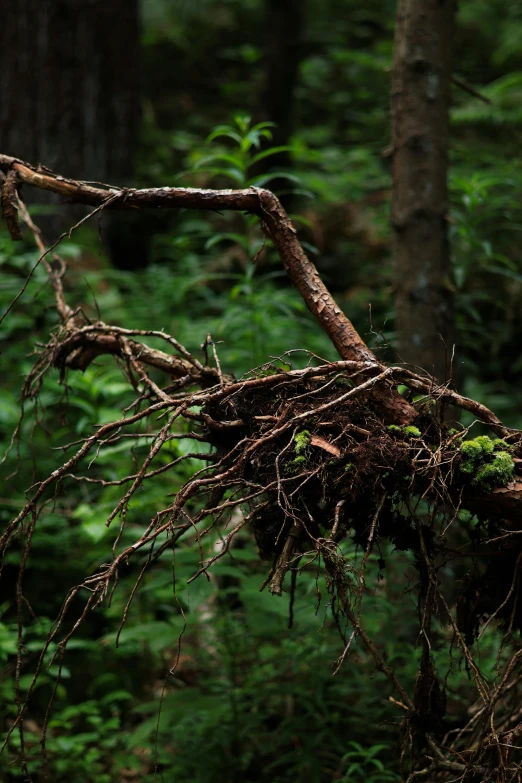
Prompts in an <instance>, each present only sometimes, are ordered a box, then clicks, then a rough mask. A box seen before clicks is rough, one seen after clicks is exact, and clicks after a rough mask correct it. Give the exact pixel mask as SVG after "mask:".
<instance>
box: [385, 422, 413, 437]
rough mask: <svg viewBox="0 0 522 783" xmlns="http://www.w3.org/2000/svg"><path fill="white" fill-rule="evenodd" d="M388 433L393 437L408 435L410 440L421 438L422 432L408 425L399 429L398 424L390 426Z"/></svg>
mask: <svg viewBox="0 0 522 783" xmlns="http://www.w3.org/2000/svg"><path fill="white" fill-rule="evenodd" d="M388 432H390V433H391V434H392V435H406V437H408V438H420V436H421V431H420V430H419V428H418V427H413V426H412V425H408V426H406V427H399V426H398V425H397V424H390V426H389V427H388Z"/></svg>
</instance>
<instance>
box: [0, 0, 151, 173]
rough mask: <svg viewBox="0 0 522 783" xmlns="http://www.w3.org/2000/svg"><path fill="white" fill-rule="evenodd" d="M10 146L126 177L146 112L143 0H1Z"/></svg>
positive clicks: (0, 61) (5, 142) (4, 135)
mask: <svg viewBox="0 0 522 783" xmlns="http://www.w3.org/2000/svg"><path fill="white" fill-rule="evenodd" d="M0 7H1V10H2V26H1V28H0V87H1V91H2V115H1V117H0V141H1V145H2V148H3V149H9V150H11V152H12V154H13V155H16V156H18V157H20V158H24V159H27V160H35V159H36V160H41V161H42V162H44V161H45V164H46V165H47V166H51V167H52V168H56V169H60V170H62V169H63V170H67V171H70V172H71V174H72V175H73V176H88V177H90V178H92V179H103V180H105V179H107V178H111V177H113V178H115V179H118V178H119V177H122V176H123V177H124V178H125V177H127V176H128V175H129V173H130V163H131V152H132V144H133V140H134V136H135V132H136V127H137V120H138V118H139V114H140V112H139V60H140V58H139V43H140V41H139V23H138V4H137V0H94V1H93V0H91V2H85V0H19V2H16V3H12V2H9V0H3V1H2V2H0Z"/></svg>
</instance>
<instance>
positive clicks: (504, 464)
mask: <svg viewBox="0 0 522 783" xmlns="http://www.w3.org/2000/svg"><path fill="white" fill-rule="evenodd" d="M499 448H501V449H502V448H504V449H505V448H507V444H506V443H505V441H503V440H501V439H500V438H496V439H495V440H491V438H489V437H488V436H487V435H479V437H478V438H475V439H474V440H467V441H465V442H464V443H463V444H462V446H461V447H460V451H461V454H462V456H463V460H462V462H461V463H460V471H461V473H465V474H466V475H468V476H473V480H472V483H473V484H474V485H475V486H479V487H481V488H482V489H484V490H490V489H493V488H494V487H502V486H505V485H506V484H507V483H508V481H509V480H510V479H511V477H512V476H513V473H514V470H515V463H514V462H513V458H512V457H511V455H510V454H508V453H507V451H498V449H499Z"/></svg>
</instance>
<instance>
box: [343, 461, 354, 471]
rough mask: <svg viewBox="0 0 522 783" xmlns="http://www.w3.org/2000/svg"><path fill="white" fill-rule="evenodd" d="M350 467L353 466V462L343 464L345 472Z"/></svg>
mask: <svg viewBox="0 0 522 783" xmlns="http://www.w3.org/2000/svg"><path fill="white" fill-rule="evenodd" d="M352 468H353V462H347V463H346V465H345V466H344V469H345V471H346V472H348V471H349V470H351V469H352Z"/></svg>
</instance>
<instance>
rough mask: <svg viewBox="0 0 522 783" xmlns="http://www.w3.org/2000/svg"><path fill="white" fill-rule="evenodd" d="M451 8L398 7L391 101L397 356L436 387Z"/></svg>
mask: <svg viewBox="0 0 522 783" xmlns="http://www.w3.org/2000/svg"><path fill="white" fill-rule="evenodd" d="M455 5H456V4H455V2H454V0H400V1H399V5H398V14H397V25H396V32H395V49H394V60H393V76H392V97H391V115H392V154H393V160H392V172H393V194H392V224H393V228H394V231H395V247H394V290H395V319H396V328H397V337H398V349H399V355H400V357H401V359H402V360H404V361H406V362H409V363H411V364H414V365H417V366H420V367H423V368H424V369H425V370H426V371H428V372H430V373H431V374H432V375H434V376H435V378H437V380H438V381H440V382H441V383H443V382H445V381H447V380H449V379H450V376H451V371H452V370H451V356H452V350H453V343H454V334H453V323H454V317H453V303H452V292H451V283H450V277H451V267H450V253H449V244H448V220H447V213H448V185H447V168H448V144H449V104H450V86H451V55H452V37H453V29H454V21H455Z"/></svg>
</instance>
